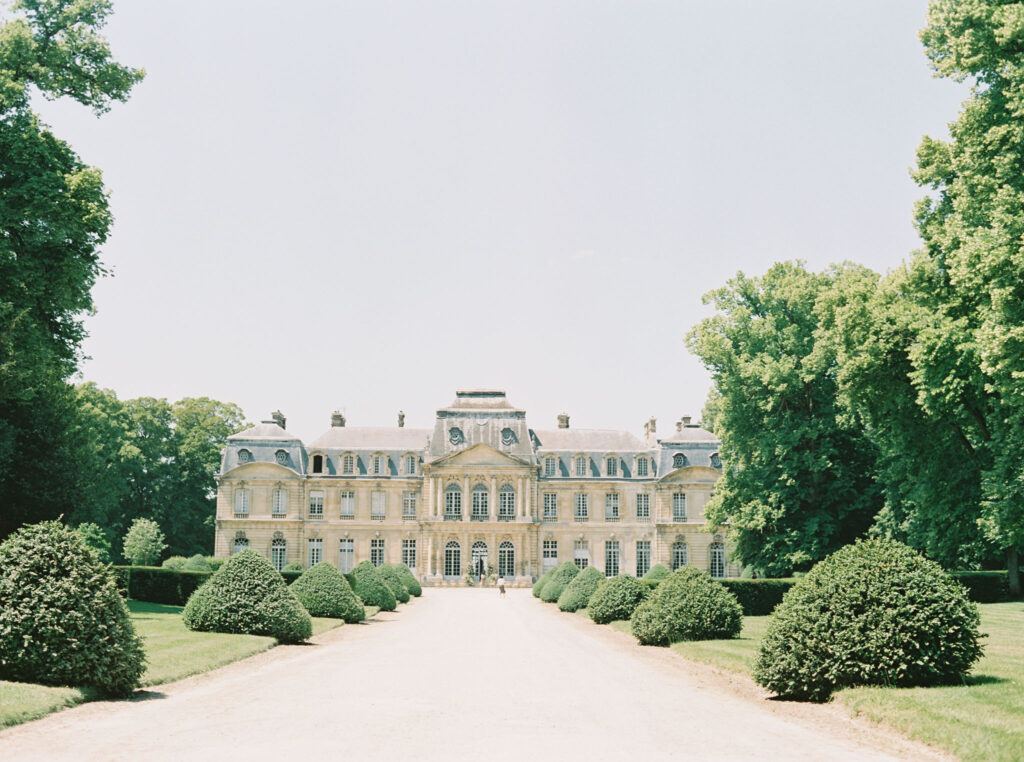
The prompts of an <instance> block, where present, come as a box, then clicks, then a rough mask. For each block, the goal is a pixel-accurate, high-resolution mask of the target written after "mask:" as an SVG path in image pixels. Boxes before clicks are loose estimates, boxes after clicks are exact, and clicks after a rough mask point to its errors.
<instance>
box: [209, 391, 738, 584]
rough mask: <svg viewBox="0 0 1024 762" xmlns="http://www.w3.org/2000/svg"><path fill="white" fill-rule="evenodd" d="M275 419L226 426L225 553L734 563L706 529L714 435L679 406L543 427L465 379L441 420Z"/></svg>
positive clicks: (626, 566) (429, 576)
mask: <svg viewBox="0 0 1024 762" xmlns="http://www.w3.org/2000/svg"><path fill="white" fill-rule="evenodd" d="M285 425H286V422H285V418H284V416H283V415H281V413H279V412H278V413H274V414H273V416H272V419H271V420H269V421H264V422H263V423H261V424H259V425H258V426H253V427H252V428H250V429H247V430H246V431H243V432H241V433H239V434H235V435H234V436H231V437H229V438H228V442H227V447H226V448H225V449H224V455H223V460H222V462H221V471H220V475H219V477H218V481H217V485H218V486H217V519H216V545H215V548H216V554H217V555H218V556H221V557H225V556H227V555H229V554H231V553H234V552H238V551H239V550H241V549H243V548H252V549H254V550H256V551H257V552H259V553H261V554H264V555H265V556H266V557H267V558H269V559H270V561H271V563H272V564H273V565H274V566H275V567H276V568H278V569H280V568H282V567H284V566H285V564H288V563H291V562H294V561H297V562H299V563H301V564H302V565H303V566H310V565H312V564H315V563H318V562H319V561H323V560H326V561H329V562H330V563H332V564H336V565H337V566H338V568H339V569H341V570H342V571H348V570H350V569H351V568H352V567H353V566H354V565H355V564H357V563H359V562H360V561H363V560H370V561H372V562H373V563H374V564H378V565H379V564H381V563H385V562H387V563H398V562H400V561H401V562H404V563H406V564H408V565H409V567H410V568H411V569H413V572H414V573H415V574H416V576H417V577H418V578H420V579H421V580H422V581H423V582H424V583H425V584H428V585H430V584H446V583H447V584H457V583H459V582H460V581H461V580H462V579H463V577H464V576H465V575H466V574H467V573H471V574H473V575H478V574H480V573H486V572H487V571H488V569H489V568H490V570H491V571H496V572H497V573H498V574H499V575H501V576H503V577H505V578H506V579H507V580H508V581H509V582H510V583H513V584H528V583H531V582H532V581H533V580H534V579H535V578H536V577H537V576H539V575H540V574H543V573H544V572H545V571H547V570H548V569H549V568H551V567H553V566H556V565H558V564H561V563H564V562H565V561H573V562H575V563H576V564H577V565H578V566H580V567H581V568H582V567H584V566H588V565H595V566H597V567H598V568H599V569H601V570H602V571H603V572H604V573H605V574H606V575H608V576H614V575H615V574H619V573H629V574H635V575H637V576H643V574H645V573H646V572H647V570H648V569H649V568H650V567H651V565H652V564H655V563H661V564H664V565H666V566H668V567H669V568H678V567H679V566H682V565H686V564H689V565H692V566H696V567H698V568H700V569H704V570H706V571H708V572H710V573H711V574H712V576H716V577H724V576H736V575H738V573H739V571H740V570H739V569H738V568H736V567H734V566H731V565H730V564H729V562H728V558H727V553H726V546H725V543H724V541H723V538H722V537H721V536H719V535H712V534H709V533H707V532H706V531H705V520H704V506H705V504H706V503H707V501H708V499H709V498H710V496H711V492H712V490H713V488H714V485H715V482H716V481H717V480H718V477H719V474H720V470H721V461H720V460H719V456H718V447H719V443H718V440H716V439H715V437H714V436H713V435H712V434H711V433H709V432H707V431H705V430H703V429H701V428H700V427H699V426H698V425H695V424H691V423H690V419H689V418H685V417H684V418H683V419H682V420H681V421H679V423H677V424H676V427H675V431H672V432H671V433H670V434H669V435H668V436H666V437H664V438H659V437H658V436H657V431H656V426H655V420H654V419H653V418H652V419H651V420H649V421H648V422H647V423H646V424H645V426H644V439H643V440H640V439H638V438H637V437H635V436H634V435H633V434H630V433H629V432H625V431H610V430H599V429H573V428H570V426H569V416H568V415H564V414H563V415H560V416H558V427H557V428H554V429H532V428H530V427H529V426H528V425H527V422H526V412H525V411H524V410H519V409H517V408H515V407H513V406H512V405H511V404H509V402H508V399H507V398H506V395H505V392H502V391H489V390H473V391H460V392H456V395H455V400H454V402H452V404H451V405H449V406H448V407H444V408H441V409H440V410H438V411H437V418H436V420H435V422H434V428H433V429H412V428H406V427H405V415H404V414H403V413H399V414H398V425H397V426H395V427H393V428H358V427H350V426H346V425H345V418H344V416H342V415H341V414H340V413H338V412H335V413H334V414H333V415H332V416H331V428H330V429H329V430H328V431H327V432H326V433H324V434H323V435H322V436H320V437H319V438H318V439H316V440H315V441H313V442H311V443H310V444H308V445H306V444H304V443H303V442H301V441H300V440H299V439H297V438H296V437H295V436H293V435H292V434H289V433H288V431H287V430H286V429H285Z"/></svg>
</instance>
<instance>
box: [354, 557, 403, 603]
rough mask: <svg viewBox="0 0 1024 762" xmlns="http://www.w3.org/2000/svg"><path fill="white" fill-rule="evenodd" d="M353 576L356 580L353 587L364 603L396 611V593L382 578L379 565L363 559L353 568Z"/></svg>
mask: <svg viewBox="0 0 1024 762" xmlns="http://www.w3.org/2000/svg"><path fill="white" fill-rule="evenodd" d="M352 577H353V579H355V581H356V584H355V586H354V588H353V589H354V590H355V592H356V595H358V596H359V597H360V598H361V599H362V601H363V603H364V604H366V605H367V606H376V607H377V608H379V609H380V610H381V611H394V610H395V608H397V606H398V601H397V600H396V599H395V594H394V593H393V592H391V588H389V587H388V586H387V584H385V582H384V580H383V579H381V576H380V573H379V572H378V571H377V567H376V566H374V565H373V564H372V563H370V562H369V561H362V562H361V563H358V564H356V568H355V569H353V570H352Z"/></svg>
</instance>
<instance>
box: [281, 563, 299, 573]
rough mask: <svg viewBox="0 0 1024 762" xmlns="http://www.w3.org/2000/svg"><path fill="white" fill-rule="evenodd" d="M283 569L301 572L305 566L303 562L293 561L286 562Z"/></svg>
mask: <svg viewBox="0 0 1024 762" xmlns="http://www.w3.org/2000/svg"><path fill="white" fill-rule="evenodd" d="M281 571H286V572H299V573H300V574H301V573H302V572H303V568H302V564H300V563H299V562H298V561H292V562H291V563H290V564H285V566H284V568H283V569H281Z"/></svg>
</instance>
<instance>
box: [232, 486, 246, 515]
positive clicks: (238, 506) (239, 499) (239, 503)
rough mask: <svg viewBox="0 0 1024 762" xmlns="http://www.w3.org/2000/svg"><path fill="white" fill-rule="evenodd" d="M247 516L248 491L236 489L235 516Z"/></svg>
mask: <svg viewBox="0 0 1024 762" xmlns="http://www.w3.org/2000/svg"><path fill="white" fill-rule="evenodd" d="M248 515H249V490H247V489H236V490H235V516H236V517H238V516H243V517H244V516H248Z"/></svg>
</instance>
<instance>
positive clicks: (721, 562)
mask: <svg viewBox="0 0 1024 762" xmlns="http://www.w3.org/2000/svg"><path fill="white" fill-rule="evenodd" d="M709 552H710V556H711V563H710V566H711V568H710V569H709V571H710V572H711V576H712V577H718V578H719V579H720V578H722V577H724V576H725V545H724V544H723V543H721V542H719V541H717V538H716V541H715V542H713V543H711V547H710V548H709Z"/></svg>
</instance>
